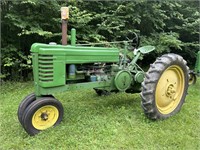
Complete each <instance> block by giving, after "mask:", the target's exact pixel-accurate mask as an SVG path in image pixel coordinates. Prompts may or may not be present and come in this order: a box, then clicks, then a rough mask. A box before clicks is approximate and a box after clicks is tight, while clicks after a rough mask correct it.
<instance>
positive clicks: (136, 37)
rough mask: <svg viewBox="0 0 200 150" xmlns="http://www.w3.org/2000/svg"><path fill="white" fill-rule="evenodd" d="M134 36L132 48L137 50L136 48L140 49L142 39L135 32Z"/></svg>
mask: <svg viewBox="0 0 200 150" xmlns="http://www.w3.org/2000/svg"><path fill="white" fill-rule="evenodd" d="M133 34H134V38H133V39H132V43H131V46H132V47H134V49H135V48H138V47H139V45H140V38H139V37H138V35H137V34H136V33H135V32H133Z"/></svg>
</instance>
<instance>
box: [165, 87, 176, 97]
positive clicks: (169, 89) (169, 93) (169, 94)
mask: <svg viewBox="0 0 200 150" xmlns="http://www.w3.org/2000/svg"><path fill="white" fill-rule="evenodd" d="M175 94H176V90H175V87H174V84H169V85H168V86H167V90H166V96H167V97H169V98H170V99H172V98H173V96H174V95H175Z"/></svg>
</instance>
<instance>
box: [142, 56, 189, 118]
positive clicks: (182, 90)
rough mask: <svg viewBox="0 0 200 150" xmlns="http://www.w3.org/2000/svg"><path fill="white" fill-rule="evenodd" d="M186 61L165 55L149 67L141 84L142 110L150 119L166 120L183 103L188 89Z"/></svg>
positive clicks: (178, 109) (178, 57)
mask: <svg viewBox="0 0 200 150" xmlns="http://www.w3.org/2000/svg"><path fill="white" fill-rule="evenodd" d="M188 80H189V76H188V67H187V65H186V61H185V60H184V59H183V58H182V57H181V56H179V55H176V54H165V55H163V56H162V57H160V58H157V60H156V61H155V62H154V63H153V64H152V65H151V66H150V68H149V70H148V72H147V73H146V77H145V79H144V81H143V83H142V91H141V97H142V103H141V105H142V108H143V109H144V113H145V114H146V116H147V117H148V118H150V119H153V120H157V119H166V118H168V117H170V116H172V115H174V114H176V113H177V112H178V111H180V109H181V106H182V105H183V103H184V100H185V97H186V95H187V89H188Z"/></svg>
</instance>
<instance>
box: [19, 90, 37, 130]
mask: <svg viewBox="0 0 200 150" xmlns="http://www.w3.org/2000/svg"><path fill="white" fill-rule="evenodd" d="M35 100H36V96H35V94H34V93H31V94H29V95H27V96H26V97H25V98H24V99H23V100H22V101H21V103H20V104H19V107H18V111H17V116H18V120H19V122H20V123H21V125H22V126H23V121H22V117H23V114H24V112H25V109H26V108H27V107H28V106H29V105H30V104H31V103H32V102H33V101H35Z"/></svg>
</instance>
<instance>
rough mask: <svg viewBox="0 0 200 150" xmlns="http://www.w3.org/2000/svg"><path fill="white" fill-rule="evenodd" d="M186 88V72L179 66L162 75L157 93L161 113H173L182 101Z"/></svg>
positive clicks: (169, 68)
mask: <svg viewBox="0 0 200 150" xmlns="http://www.w3.org/2000/svg"><path fill="white" fill-rule="evenodd" d="M184 87H185V80H184V72H183V70H182V69H181V68H180V67H179V66H177V65H173V66H170V67H168V68H167V69H166V70H165V71H164V72H163V74H162V75H161V77H160V79H159V81H158V84H157V86H156V91H155V101H156V106H157V108H158V110H159V111H160V113H162V114H169V113H171V112H173V111H174V110H175V109H176V107H177V106H178V104H179V103H180V101H181V98H182V95H183V92H184Z"/></svg>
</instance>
